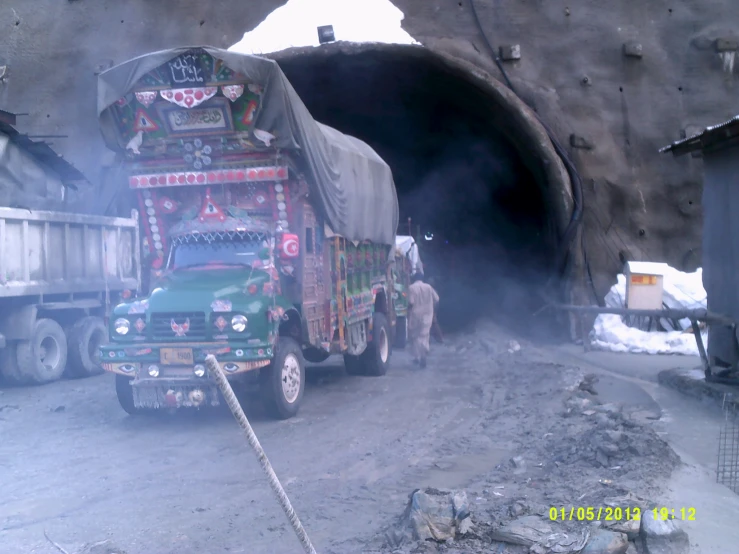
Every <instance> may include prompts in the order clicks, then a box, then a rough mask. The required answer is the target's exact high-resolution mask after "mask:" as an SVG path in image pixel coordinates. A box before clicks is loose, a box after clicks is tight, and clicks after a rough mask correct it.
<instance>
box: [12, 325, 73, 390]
mask: <svg viewBox="0 0 739 554" xmlns="http://www.w3.org/2000/svg"><path fill="white" fill-rule="evenodd" d="M17 350H18V352H17V356H16V358H17V360H18V368H19V369H20V374H21V378H22V379H23V381H24V382H27V383H33V384H36V385H42V384H44V383H51V382H52V381H57V380H58V379H60V378H61V377H62V375H63V374H64V368H65V366H66V365H67V337H66V335H65V334H64V329H62V326H61V325H59V324H58V323H57V322H56V321H54V320H53V319H37V320H36V322H35V323H34V324H33V330H32V332H31V340H28V341H21V342H19V343H18V348H17Z"/></svg>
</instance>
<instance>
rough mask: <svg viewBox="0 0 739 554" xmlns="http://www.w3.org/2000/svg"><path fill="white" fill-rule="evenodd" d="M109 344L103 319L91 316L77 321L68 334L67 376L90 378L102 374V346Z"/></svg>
mask: <svg viewBox="0 0 739 554" xmlns="http://www.w3.org/2000/svg"><path fill="white" fill-rule="evenodd" d="M107 343H108V329H107V328H106V327H105V322H104V321H103V320H102V318H99V317H95V316H89V317H83V318H82V319H80V320H79V321H77V322H76V323H75V324H74V325H73V326H72V328H71V329H70V330H69V333H67V352H68V353H69V354H68V357H67V375H68V376H69V377H89V376H91V375H96V374H98V373H102V371H103V368H102V367H100V346H102V345H104V344H107Z"/></svg>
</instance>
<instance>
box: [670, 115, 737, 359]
mask: <svg viewBox="0 0 739 554" xmlns="http://www.w3.org/2000/svg"><path fill="white" fill-rule="evenodd" d="M660 152H662V153H666V152H671V153H672V154H673V155H675V156H683V155H685V154H693V155H699V156H701V157H702V158H703V261H702V265H703V287H704V288H705V289H706V294H707V296H708V310H709V311H712V312H716V313H718V314H722V315H725V316H727V317H729V318H731V319H734V320H739V116H736V117H734V118H733V119H730V120H729V121H726V122H724V123H721V124H719V125H714V126H712V127H708V128H706V129H704V130H703V131H702V132H700V133H698V134H695V135H692V136H689V137H686V138H684V139H682V140H679V141H677V142H674V143H672V144H671V145H669V146H666V147H664V148H662V149H661V150H660ZM708 356H709V359H710V363H711V365H712V366H717V367H722V366H723V367H731V368H734V369H736V368H737V365H738V362H739V348H738V347H737V336H736V330H735V329H734V328H732V327H730V326H727V325H719V324H716V323H710V324H709V325H708Z"/></svg>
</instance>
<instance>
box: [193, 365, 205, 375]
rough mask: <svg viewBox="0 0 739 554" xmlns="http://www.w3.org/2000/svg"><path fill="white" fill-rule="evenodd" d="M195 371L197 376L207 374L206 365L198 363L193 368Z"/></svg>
mask: <svg viewBox="0 0 739 554" xmlns="http://www.w3.org/2000/svg"><path fill="white" fill-rule="evenodd" d="M193 373H194V374H195V377H204V376H205V366H204V365H202V364H197V365H196V366H195V367H194V368H193Z"/></svg>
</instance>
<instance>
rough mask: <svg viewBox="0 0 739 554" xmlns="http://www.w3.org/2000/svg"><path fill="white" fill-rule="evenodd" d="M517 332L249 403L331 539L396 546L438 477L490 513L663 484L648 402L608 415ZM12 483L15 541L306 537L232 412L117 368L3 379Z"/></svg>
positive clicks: (310, 521) (476, 511)
mask: <svg viewBox="0 0 739 554" xmlns="http://www.w3.org/2000/svg"><path fill="white" fill-rule="evenodd" d="M510 341H511V337H508V336H506V334H505V332H503V331H502V330H500V329H497V328H495V327H494V326H492V325H487V326H482V327H480V328H479V329H478V331H477V332H476V333H474V334H472V335H467V336H466V337H465V339H464V340H461V339H457V340H455V339H454V338H452V339H451V340H449V341H448V342H447V344H444V345H434V347H433V348H434V350H433V355H432V359H431V361H430V364H429V367H428V368H427V369H426V370H418V369H415V368H414V366H412V364H411V363H410V358H409V356H408V354H407V353H406V352H403V351H396V352H394V353H393V361H392V369H391V371H390V372H388V374H387V375H386V376H385V377H381V378H372V377H349V376H346V375H345V374H344V372H343V368H342V366H341V363H340V359H338V358H337V359H336V360H334V359H333V358H332V359H330V360H329V361H328V362H327V363H326V364H323V365H322V366H319V367H316V366H313V367H311V370H310V371H309V381H308V385H307V391H306V395H305V400H304V405H303V408H302V409H301V412H300V414H299V416H298V417H297V418H294V419H292V420H288V421H282V422H277V421H272V420H269V419H268V418H267V417H266V416H265V415H264V414H263V413H262V412H261V409H260V408H259V406H258V404H255V405H254V406H248V407H247V415H249V417H250V420H251V421H252V425H253V426H254V429H255V431H256V433H257V435H258V437H259V440H260V442H261V443H262V446H263V447H264V448H265V450H266V452H267V455H268V456H269V458H270V460H271V462H272V464H273V466H274V468H275V471H276V472H277V475H278V477H279V478H280V480H281V481H282V483H283V485H284V487H285V489H286V491H287V493H288V495H289V496H290V498H291V501H292V503H293V506H294V508H295V509H296V511H297V513H298V515H299V516H300V518H301V520H302V522H303V525H304V526H305V528H306V530H307V531H308V533H309V535H310V537H311V539H312V541H313V542H314V545H315V546H316V549H317V550H318V551H319V552H323V553H336V554H338V553H342V554H344V553H352V552H369V551H377V552H380V551H388V550H386V549H385V548H384V547H383V546H382V541H383V536H384V532H383V531H384V529H386V528H387V527H388V526H389V525H391V524H392V523H393V522H394V521H395V520H396V518H397V517H398V516H399V515H400V514H401V513H402V511H403V509H404V507H405V503H406V501H407V498H408V495H409V493H411V492H412V491H413V490H414V489H416V488H419V487H423V486H434V487H439V488H453V487H464V488H466V489H467V490H468V496H469V497H470V499H471V502H472V512H473V516H474V517H476V518H477V519H478V520H480V521H482V522H486V521H487V522H489V521H493V520H498V521H500V520H502V519H505V518H506V517H507V514H510V513H514V515H515V513H520V512H521V511H526V512H528V511H536V509H537V507H539V508H540V509H546V507H547V506H548V505H558V504H564V503H570V504H573V503H575V499H576V498H577V497H578V496H580V495H581V494H592V495H593V498H595V497H598V495H601V496H602V495H603V494H604V491H605V492H609V491H610V493H611V494H613V495H616V494H621V493H623V492H624V491H625V490H633V491H636V492H638V493H639V494H641V495H649V494H651V493H654V492H655V491H658V490H659V488H660V487H661V486H662V483H663V481H664V478H665V477H666V476H668V475H669V473H670V471H671V470H672V468H673V467H674V466H675V465H676V463H677V459H676V457H675V455H674V454H673V453H672V451H671V450H670V449H669V447H668V446H667V445H666V444H665V443H664V442H662V441H661V439H659V438H657V436H656V435H655V434H654V433H653V432H652V431H651V430H650V429H649V428H648V427H644V426H643V425H642V423H641V422H638V421H636V420H635V417H636V416H634V417H631V416H628V415H624V414H622V413H620V412H619V413H615V412H618V410H610V408H608V406H606V409H605V410H600V409H598V410H595V411H594V413H593V414H590V412H591V411H593V410H586V409H585V408H586V407H587V406H585V405H584V404H583V398H582V397H583V396H586V393H583V394H579V393H578V395H575V397H574V398H573V397H572V396H573V391H575V392H577V390H576V387H577V384H578V383H579V382H580V380H581V378H582V373H581V372H580V371H579V370H578V369H577V368H574V367H570V366H567V365H563V364H560V363H557V361H556V360H553V359H552V354H551V352H550V350H549V349H547V348H546V347H543V346H535V345H532V344H528V343H526V342H525V341H521V340H519V341H518V342H517V343H512V342H510ZM518 345H520V349H518V350H517V349H516V346H518ZM568 389H569V390H568ZM585 404H587V402H585ZM609 410H610V411H609ZM583 411H585V412H586V415H583V414H582V412H583ZM611 412H614V413H611ZM587 414H589V415H587ZM598 418H600V419H598ZM613 421H616V424H614V423H613ZM624 421H626V422H627V425H626V427H625V428H624V426H623V425H622V424H623V422H624ZM619 422H620V423H619ZM619 425H620V427H619V429H620V431H622V432H625V433H626V436H627V438H626V443H624V444H627V445H628V448H625V449H622V450H621V451H620V453H616V454H614V456H616V457H615V458H613V459H609V460H606V461H605V462H604V461H603V457H602V454H598V451H597V443H598V441H599V440H601V439H602V437H601V436H600V435H599V434H598V433H599V432H600V431H603V430H608V431H614V428H615V427H618V426H619ZM619 429H616V430H615V431H619ZM624 429H625V431H624ZM615 431H614V432H615ZM611 448H612V447H611ZM514 456H521V459H523V460H524V464H525V467H524V468H520V467H519V468H516V467H514V465H513V464H511V463H510V460H511V458H512V457H514ZM604 464H606V465H604ZM611 467H616V469H611ZM609 487H610V489H609ZM0 491H2V502H1V503H0V545H2V548H0V550H2V552H3V554H27V553H29V552H31V553H39V554H42V553H52V552H54V551H55V550H54V549H53V547H52V546H51V545H50V544H49V543H48V542H46V540H45V539H44V530H46V531H48V534H49V536H51V537H52V538H53V539H54V540H56V541H57V542H59V543H60V544H62V545H63V546H65V548H67V549H68V550H69V551H70V552H74V551H75V549H78V548H80V546H81V545H82V544H84V543H87V542H92V541H99V540H102V539H110V540H111V541H112V542H113V543H115V544H116V545H117V546H119V547H120V548H121V549H122V550H125V552H127V553H128V554H195V553H199V554H201V553H209V554H210V553H213V554H215V553H220V552H224V553H247V552H248V553H250V554H262V553H264V554H267V553H270V554H274V553H292V552H300V550H301V549H300V546H299V544H298V542H297V539H296V538H295V536H294V534H293V533H292V530H291V529H290V528H289V525H288V523H287V521H286V518H285V517H284V515H283V514H282V512H281V511H280V509H279V506H278V504H277V502H276V500H275V499H274V498H273V496H272V493H271V491H270V489H269V486H268V484H267V482H266V480H265V478H264V477H263V474H262V472H261V470H260V468H259V466H258V464H257V462H256V460H255V458H254V455H253V453H252V452H251V450H250V449H249V447H248V445H247V443H246V441H245V440H244V438H243V436H242V435H241V433H240V430H239V428H238V426H237V424H236V423H235V422H234V420H233V418H232V417H231V415H230V413H228V412H227V410H225V409H224V410H217V411H213V412H211V413H205V412H201V413H197V412H195V413H181V414H177V415H175V416H170V415H161V416H156V417H129V416H127V415H126V414H125V413H124V412H123V411H122V410H121V409H120V408H119V406H118V404H117V401H116V399H115V393H114V385H113V379H112V377H111V376H109V375H101V376H99V377H94V378H91V379H86V380H79V381H62V382H58V383H53V384H51V385H47V386H43V387H35V388H3V389H0ZM493 491H494V492H493ZM593 491H595V492H593ZM593 502H595V500H592V501H589V502H588V503H587V504H588V505H592V504H593ZM514 504H515V505H516V506H518V507H516V508H515V510H514V511H513V512H511V506H513V505H514ZM580 504H582V502H581V503H580ZM470 548H472V547H470ZM469 551H470V552H471V551H472V550H469Z"/></svg>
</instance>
